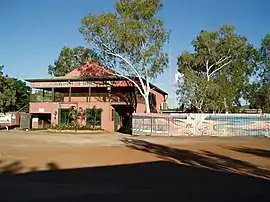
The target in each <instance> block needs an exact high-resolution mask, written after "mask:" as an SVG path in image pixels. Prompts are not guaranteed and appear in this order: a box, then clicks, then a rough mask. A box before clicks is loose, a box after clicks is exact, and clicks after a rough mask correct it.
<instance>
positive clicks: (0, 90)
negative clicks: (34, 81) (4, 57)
mask: <svg viewBox="0 0 270 202" xmlns="http://www.w3.org/2000/svg"><path fill="white" fill-rule="evenodd" d="M29 100H30V87H29V86H27V85H26V83H25V82H23V81H20V80H18V79H15V78H11V77H8V76H7V75H4V73H3V66H0V112H4V113H5V112H8V111H18V110H20V109H21V108H23V107H25V106H26V105H27V104H28V103H29Z"/></svg>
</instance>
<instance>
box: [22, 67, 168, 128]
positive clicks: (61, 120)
mask: <svg viewBox="0 0 270 202" xmlns="http://www.w3.org/2000/svg"><path fill="white" fill-rule="evenodd" d="M133 79H134V78H133ZM26 81H28V82H30V87H31V88H32V89H35V90H39V93H40V92H41V96H40V97H39V99H36V100H33V99H32V100H31V102H30V105H29V113H30V114H31V115H32V117H33V118H32V127H33V128H42V127H47V126H49V125H59V124H65V123H67V122H68V120H67V119H68V118H67V113H68V112H67V111H68V109H71V108H76V109H77V111H87V110H88V112H89V113H88V114H91V113H92V114H93V108H94V109H96V112H97V114H98V115H97V117H98V118H97V120H96V119H95V122H97V123H98V124H99V125H100V127H101V128H102V129H104V130H106V131H109V132H113V131H119V130H120V131H121V129H122V130H123V129H124V128H127V124H128V123H130V122H129V121H127V120H130V119H131V115H132V113H133V112H138V113H143V112H145V104H144V99H143V97H142V96H141V95H140V94H139V93H138V90H137V88H136V87H135V86H134V84H132V83H131V82H130V81H128V80H127V79H124V78H120V77H116V76H114V72H113V71H112V70H110V69H108V68H106V67H104V66H101V65H99V64H97V63H86V64H85V65H83V66H82V67H79V68H77V69H75V70H73V71H72V72H70V73H69V74H67V75H66V76H63V77H54V78H44V79H27V80H26ZM135 81H136V78H135ZM137 83H138V84H139V82H137ZM150 87H151V90H150V95H149V101H150V108H151V112H152V113H159V112H160V110H161V109H164V108H166V99H167V93H166V92H164V91H163V90H161V89H160V88H158V87H157V86H154V85H153V84H150ZM46 92H47V93H46ZM48 92H49V95H50V98H49V99H48V96H47V95H48ZM91 110H92V112H91ZM91 120H92V119H91V116H90V115H89V116H88V118H87V117H84V118H82V120H81V125H87V124H90V122H91Z"/></svg>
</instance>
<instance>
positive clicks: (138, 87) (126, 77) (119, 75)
mask: <svg viewBox="0 0 270 202" xmlns="http://www.w3.org/2000/svg"><path fill="white" fill-rule="evenodd" d="M114 75H115V76H118V77H123V78H125V79H127V80H129V81H130V82H132V83H133V84H134V85H135V86H136V88H137V89H138V90H139V92H140V93H141V95H142V96H144V95H145V93H143V91H142V89H141V88H140V86H139V85H138V84H137V83H136V82H135V81H134V80H132V79H131V78H129V77H128V76H124V75H121V74H114Z"/></svg>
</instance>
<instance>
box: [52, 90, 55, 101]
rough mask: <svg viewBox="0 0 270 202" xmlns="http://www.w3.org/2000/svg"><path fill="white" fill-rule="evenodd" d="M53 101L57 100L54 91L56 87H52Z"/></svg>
mask: <svg viewBox="0 0 270 202" xmlns="http://www.w3.org/2000/svg"><path fill="white" fill-rule="evenodd" d="M52 101H53V102H55V92H54V88H52Z"/></svg>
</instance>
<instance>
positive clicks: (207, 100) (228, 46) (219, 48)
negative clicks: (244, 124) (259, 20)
mask: <svg viewBox="0 0 270 202" xmlns="http://www.w3.org/2000/svg"><path fill="white" fill-rule="evenodd" d="M192 45H193V47H194V53H189V52H183V53H182V54H181V55H180V56H179V57H178V71H179V72H180V73H181V74H182V75H183V81H182V82H181V83H179V90H178V95H179V97H180V104H182V103H184V104H185V106H186V107H188V108H196V110H197V111H200V112H210V111H215V112H223V111H232V110H235V109H236V106H239V105H240V101H239V100H240V98H242V97H243V95H244V94H245V91H246V86H247V84H248V82H249V78H250V76H251V75H252V74H253V72H254V69H255V67H256V65H257V61H258V52H257V50H256V49H255V48H254V47H253V46H252V45H251V44H250V43H248V41H247V39H246V38H245V37H243V36H240V35H237V34H236V33H235V29H234V27H233V26H229V25H224V26H222V27H221V28H220V29H218V30H217V31H215V32H209V31H204V30H203V31H201V32H200V34H199V36H197V37H196V38H195V39H194V40H193V41H192Z"/></svg>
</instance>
